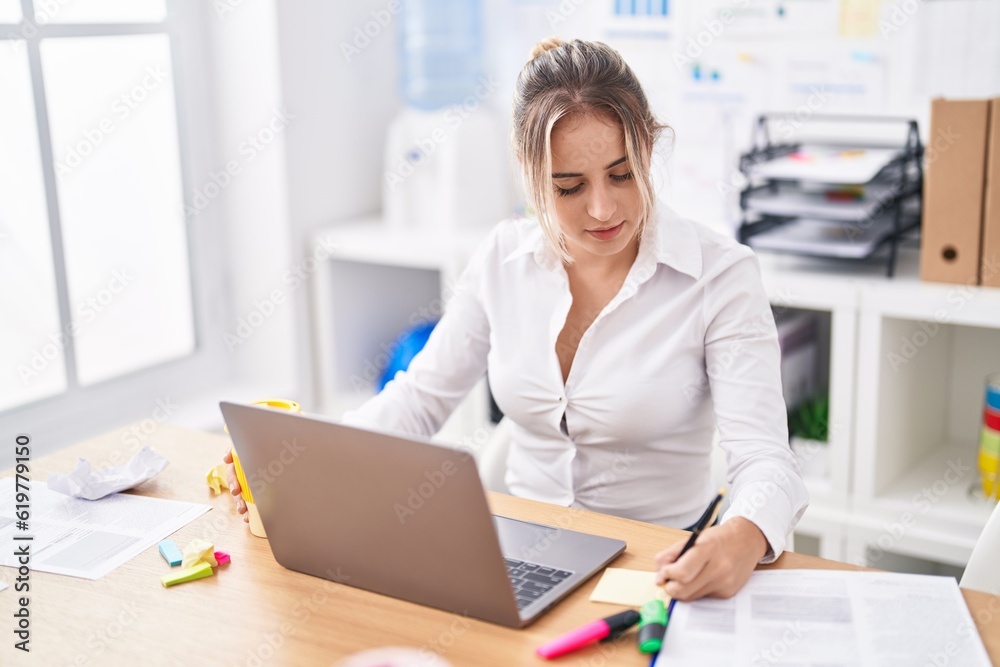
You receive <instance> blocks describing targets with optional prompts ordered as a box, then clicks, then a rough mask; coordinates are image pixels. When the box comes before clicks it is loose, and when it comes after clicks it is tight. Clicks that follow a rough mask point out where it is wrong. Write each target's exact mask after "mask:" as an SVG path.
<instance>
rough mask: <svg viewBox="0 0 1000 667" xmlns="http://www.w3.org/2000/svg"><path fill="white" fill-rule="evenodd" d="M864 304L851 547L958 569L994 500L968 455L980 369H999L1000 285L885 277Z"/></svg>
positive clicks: (974, 442) (974, 435)
mask: <svg viewBox="0 0 1000 667" xmlns="http://www.w3.org/2000/svg"><path fill="white" fill-rule="evenodd" d="M860 306H861V316H860V319H859V329H858V340H859V355H858V365H859V368H860V369H863V370H861V371H859V374H860V376H861V377H862V378H863V380H864V381H862V382H860V383H859V385H858V396H857V428H856V438H855V442H856V450H855V451H856V457H855V502H856V511H857V514H858V518H857V521H856V522H855V524H856V525H855V530H854V531H853V532H852V533H851V534H849V535H848V551H849V552H850V553H851V554H852V555H854V556H855V557H857V556H858V555H859V554H863V553H864V552H865V550H866V549H874V550H875V551H876V552H883V551H888V552H891V553H898V554H903V555H907V556H913V557H918V558H924V559H928V560H932V561H937V562H940V563H945V564H950V565H956V566H960V567H964V565H965V563H966V562H967V561H968V558H969V555H970V554H971V552H972V549H973V547H974V546H975V544H976V541H977V539H978V537H979V534H980V532H981V531H982V528H983V526H984V525H985V524H986V521H987V519H988V518H989V515H990V512H992V510H993V507H994V503H993V502H992V501H990V500H987V499H984V498H982V497H981V494H980V493H979V489H980V483H979V473H978V470H977V465H976V464H977V454H978V451H977V450H978V442H979V430H980V428H981V425H982V405H983V388H984V381H985V376H986V375H987V374H989V373H990V372H991V371H992V372H996V371H998V370H1000V289H995V288H983V287H969V286H962V285H943V284H932V283H920V282H915V281H902V282H898V283H897V282H892V283H886V284H881V285H873V286H871V287H870V288H869V289H868V290H866V291H865V292H864V293H863V294H862V295H861V304H860ZM870 561H871V559H870V558H869V559H867V562H870ZM872 564H874V563H872Z"/></svg>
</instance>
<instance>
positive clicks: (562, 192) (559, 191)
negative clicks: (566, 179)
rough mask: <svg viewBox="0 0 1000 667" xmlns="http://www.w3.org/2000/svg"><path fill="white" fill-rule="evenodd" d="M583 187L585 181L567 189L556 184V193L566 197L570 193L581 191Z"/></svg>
mask: <svg viewBox="0 0 1000 667" xmlns="http://www.w3.org/2000/svg"><path fill="white" fill-rule="evenodd" d="M582 187H583V183H580V184H579V185H576V186H575V187H572V188H570V189H569V190H567V189H566V188H560V187H559V186H556V194H557V195H559V196H560V197H566V196H568V195H571V194H574V193H576V192H579V191H580V188H582Z"/></svg>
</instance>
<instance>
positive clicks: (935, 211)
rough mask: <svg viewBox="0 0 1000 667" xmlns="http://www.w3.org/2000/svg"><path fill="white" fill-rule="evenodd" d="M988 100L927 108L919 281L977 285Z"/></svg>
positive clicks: (943, 103)
mask: <svg viewBox="0 0 1000 667" xmlns="http://www.w3.org/2000/svg"><path fill="white" fill-rule="evenodd" d="M989 111H990V102H989V100H945V99H941V98H938V99H935V100H933V101H932V102H931V131H930V140H929V141H928V142H927V150H926V156H925V158H926V160H925V165H926V167H925V170H924V200H923V219H922V221H921V242H920V277H921V278H922V279H923V280H930V281H934V282H944V283H961V284H964V285H978V284H979V270H980V264H981V261H982V257H981V248H982V245H981V240H982V229H983V223H982V219H983V192H984V182H985V173H986V140H987V130H988V122H987V121H988V118H989Z"/></svg>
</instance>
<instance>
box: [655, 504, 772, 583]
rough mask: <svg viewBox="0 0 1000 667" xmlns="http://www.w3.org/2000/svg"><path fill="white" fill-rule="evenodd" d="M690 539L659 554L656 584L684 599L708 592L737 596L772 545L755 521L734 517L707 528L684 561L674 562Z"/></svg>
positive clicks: (683, 558)
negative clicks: (769, 545)
mask: <svg viewBox="0 0 1000 667" xmlns="http://www.w3.org/2000/svg"><path fill="white" fill-rule="evenodd" d="M685 542H687V540H686V539H683V540H678V541H677V542H676V543H674V544H673V545H672V546H670V547H668V548H666V549H664V550H663V551H661V552H660V553H658V554H656V566H657V568H658V570H657V572H656V583H657V584H658V585H661V586H662V585H663V584H664V582H666V586H665V587H664V590H665V591H666V593H667V595H669V596H670V597H673V598H677V599H678V600H682V601H689V600H697V599H698V598H701V597H705V596H707V595H710V596H713V597H720V598H728V597H732V596H733V595H735V594H736V593H737V592H738V591H739V590H740V589H741V588H743V584H745V583H746V582H747V580H748V579H749V578H750V574H751V573H752V572H753V570H754V568H755V567H756V566H757V563H758V562H759V561H760V559H761V558H763V557H764V554H765V553H767V549H768V544H767V540H766V539H765V538H764V533H762V532H761V531H760V528H758V527H757V526H756V525H754V523H753V522H751V521H750V520H748V519H744V518H743V517H734V518H733V519H730V520H729V521H726V522H725V523H723V524H720V525H718V526H712V527H711V528H706V529H705V530H704V531H703V532H702V533H701V534H700V535H699V536H698V541H696V542H695V543H694V546H693V547H691V548H690V549H689V550H688V552H687V553H686V554H684V556H683V557H681V559H680V560H677V562H674V561H675V560H676V559H677V556H678V554H680V552H681V549H683V548H684V543H685Z"/></svg>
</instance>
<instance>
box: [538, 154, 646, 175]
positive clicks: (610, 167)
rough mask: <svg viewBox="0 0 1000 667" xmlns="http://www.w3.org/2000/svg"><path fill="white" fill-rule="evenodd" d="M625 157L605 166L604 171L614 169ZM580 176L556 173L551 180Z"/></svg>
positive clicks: (569, 173)
mask: <svg viewBox="0 0 1000 667" xmlns="http://www.w3.org/2000/svg"><path fill="white" fill-rule="evenodd" d="M627 157H628V156H623V157H620V158H618V159H617V160H615V161H614V162H612V163H611V164H609V165H608V166H606V167H605V168H604V169H605V170H608V169H612V168H614V167H617V166H618V165H620V164H621V163H622V162H624V161H625V160H626V158H627ZM581 176H583V174H576V173H571V172H558V173H555V174H552V178H579V177H581Z"/></svg>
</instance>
